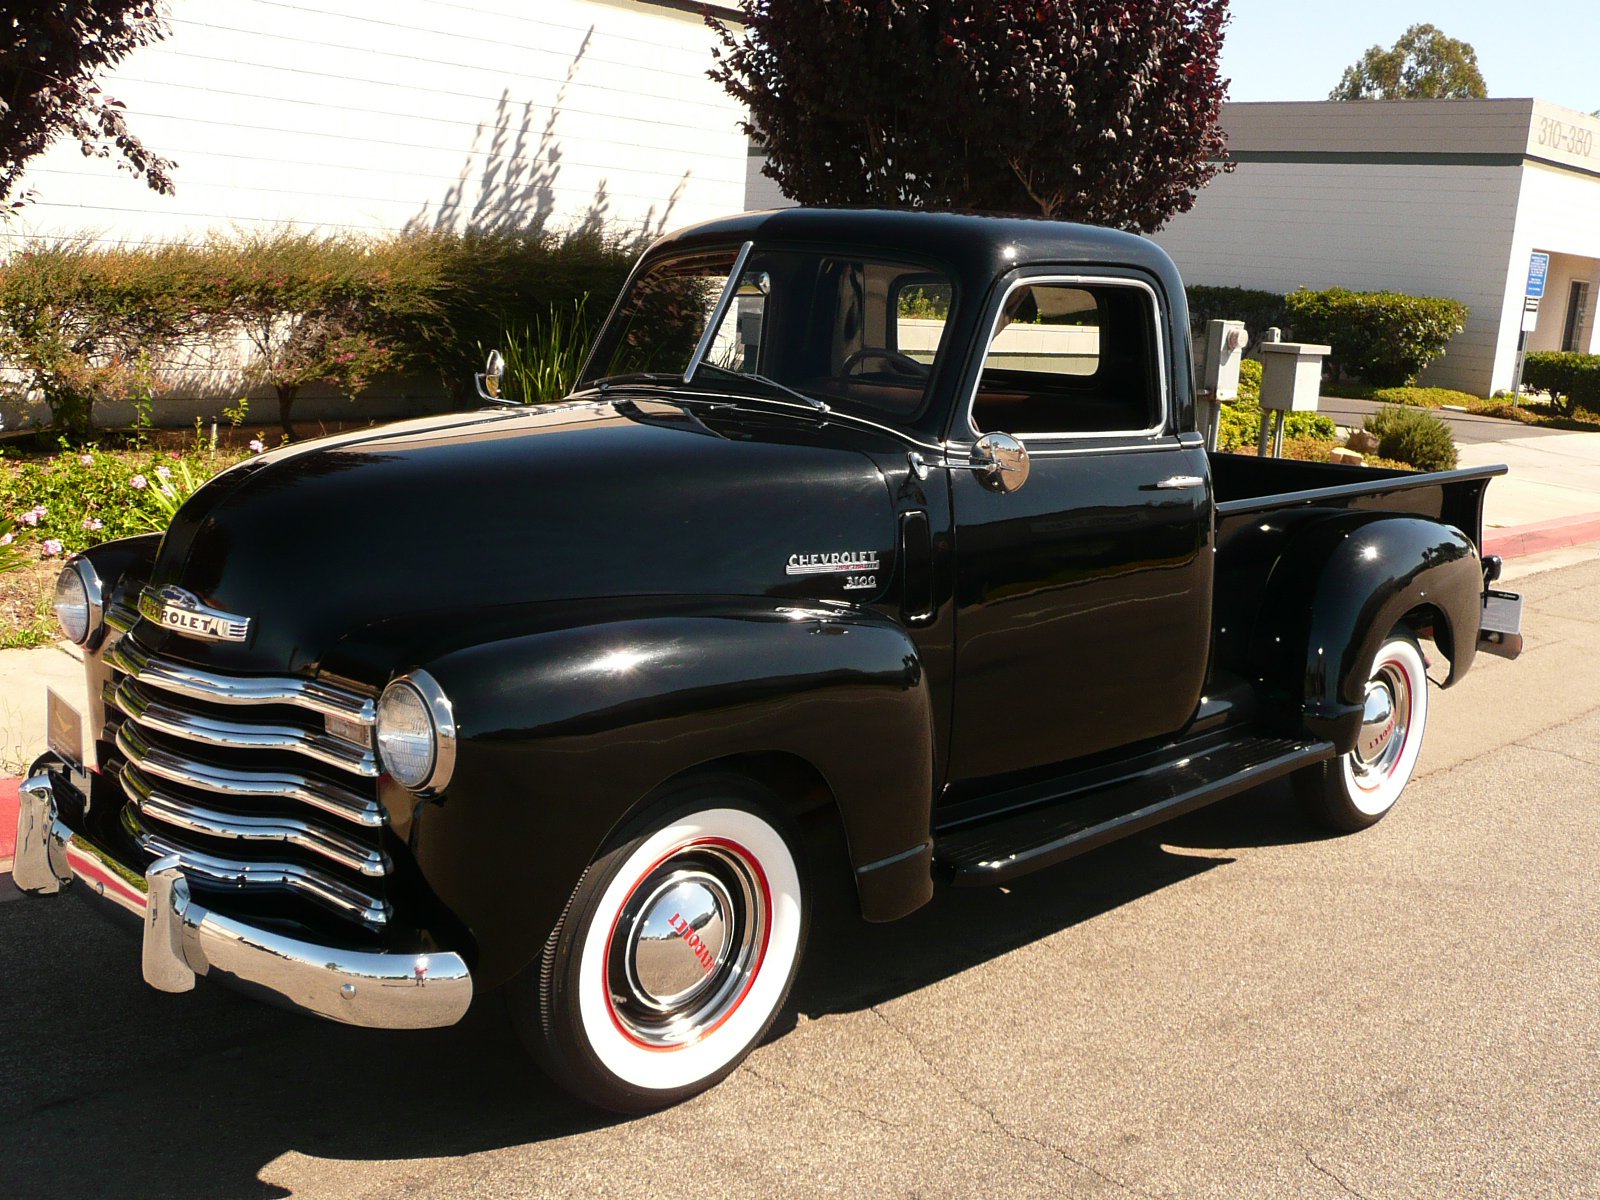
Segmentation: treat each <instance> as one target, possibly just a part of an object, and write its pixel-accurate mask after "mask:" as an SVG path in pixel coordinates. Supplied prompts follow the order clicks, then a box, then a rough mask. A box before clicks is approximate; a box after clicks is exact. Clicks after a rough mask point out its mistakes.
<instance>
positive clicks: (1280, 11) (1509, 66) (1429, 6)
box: [1222, 0, 1600, 112]
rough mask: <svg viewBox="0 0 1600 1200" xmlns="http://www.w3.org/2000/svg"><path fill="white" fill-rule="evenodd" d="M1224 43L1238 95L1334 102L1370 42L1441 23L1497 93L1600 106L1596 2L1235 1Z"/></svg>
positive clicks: (1590, 108)
mask: <svg viewBox="0 0 1600 1200" xmlns="http://www.w3.org/2000/svg"><path fill="white" fill-rule="evenodd" d="M1229 7H1230V9H1231V11H1232V13H1233V21H1232V23H1231V24H1230V25H1229V26H1228V32H1227V41H1226V43H1225V44H1224V46H1223V51H1222V73H1223V75H1224V76H1225V77H1229V78H1231V79H1232V80H1233V83H1232V85H1231V86H1230V87H1229V89H1228V98H1229V99H1230V100H1326V99H1327V98H1328V93H1329V92H1330V91H1332V90H1333V88H1334V86H1335V85H1336V84H1337V83H1338V82H1339V76H1340V75H1341V74H1343V72H1344V69H1345V68H1346V67H1348V66H1349V65H1351V64H1352V63H1354V62H1355V61H1356V60H1357V59H1358V58H1360V57H1361V55H1362V53H1363V52H1364V51H1365V50H1366V49H1367V47H1369V46H1373V45H1381V46H1384V47H1389V46H1392V45H1393V44H1394V43H1395V41H1396V40H1397V39H1398V38H1399V37H1400V35H1401V34H1402V33H1404V32H1405V31H1406V28H1407V27H1408V26H1410V25H1415V24H1420V23H1423V22H1426V23H1429V24H1433V25H1436V26H1438V27H1439V28H1440V29H1442V30H1443V31H1444V32H1445V33H1447V34H1449V35H1450V36H1451V37H1453V38H1456V39H1458V40H1460V41H1464V42H1470V43H1471V44H1472V47H1473V48H1474V49H1475V50H1476V51H1477V52H1478V69H1479V70H1480V71H1482V72H1483V80H1484V82H1485V83H1486V84H1487V85H1488V87H1489V95H1491V96H1534V97H1537V98H1538V99H1540V100H1549V101H1552V102H1553V103H1556V104H1564V105H1566V106H1567V107H1568V108H1575V109H1578V110H1580V111H1582V112H1594V111H1595V110H1596V109H1600V2H1597V0H1523V2H1522V3H1507V2H1506V0H1499V2H1498V3H1489V2H1488V0H1449V2H1448V3H1445V2H1442V0H1333V2H1331V3H1328V2H1323V3H1317V4H1305V3H1287V4H1286V3H1284V0H1233V2H1232V4H1231V5H1230V6H1229Z"/></svg>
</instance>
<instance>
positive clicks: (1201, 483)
mask: <svg viewBox="0 0 1600 1200" xmlns="http://www.w3.org/2000/svg"><path fill="white" fill-rule="evenodd" d="M1205 485H1206V481H1205V479H1204V478H1202V477H1201V476H1199V475H1171V476H1168V477H1167V478H1166V479H1163V480H1162V481H1161V482H1160V483H1158V484H1156V487H1157V488H1158V489H1160V490H1161V491H1163V492H1175V491H1179V490H1180V489H1182V488H1197V487H1205Z"/></svg>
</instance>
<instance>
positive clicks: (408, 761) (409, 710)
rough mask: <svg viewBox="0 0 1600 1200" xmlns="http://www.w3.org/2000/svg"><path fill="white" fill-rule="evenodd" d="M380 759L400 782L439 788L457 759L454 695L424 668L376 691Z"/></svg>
mask: <svg viewBox="0 0 1600 1200" xmlns="http://www.w3.org/2000/svg"><path fill="white" fill-rule="evenodd" d="M377 735H378V759H379V761H380V762H381V763H382V764H383V769H384V770H385V771H387V772H389V774H390V775H392V776H393V777H394V780H395V782H396V783H398V784H400V786H401V787H404V788H406V789H407V790H409V791H413V792H427V793H432V792H438V791H440V790H442V789H443V788H444V786H445V784H447V783H449V782H450V773H451V772H452V771H453V770H454V769H455V765H456V725H455V716H454V714H453V713H452V712H451V709H450V701H449V700H447V699H446V698H445V694H444V692H443V690H441V689H440V687H439V685H438V684H437V683H436V682H435V681H434V678H433V676H431V675H429V674H428V673H427V672H426V671H415V672H413V673H412V674H410V675H402V676H400V677H399V678H398V679H395V680H392V681H391V682H390V684H389V686H388V687H386V688H384V689H383V695H381V696H379V697H378V713H377Z"/></svg>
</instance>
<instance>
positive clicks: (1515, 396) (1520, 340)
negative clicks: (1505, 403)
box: [1511, 329, 1528, 408]
mask: <svg viewBox="0 0 1600 1200" xmlns="http://www.w3.org/2000/svg"><path fill="white" fill-rule="evenodd" d="M1527 350H1528V331H1527V330H1526V329H1524V330H1523V331H1522V332H1521V333H1519V334H1517V373H1516V374H1515V375H1514V376H1513V377H1512V379H1511V407H1512V408H1516V407H1517V406H1518V405H1519V404H1520V403H1521V402H1522V360H1523V358H1524V357H1525V356H1526V354H1527Z"/></svg>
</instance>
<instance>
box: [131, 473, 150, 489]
mask: <svg viewBox="0 0 1600 1200" xmlns="http://www.w3.org/2000/svg"><path fill="white" fill-rule="evenodd" d="M128 482H129V483H131V484H132V485H133V488H134V491H137V492H142V491H143V490H144V489H145V488H147V487H149V486H150V481H149V480H148V479H146V478H145V477H144V476H143V475H135V476H134V477H133V478H132V479H130V480H128Z"/></svg>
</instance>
